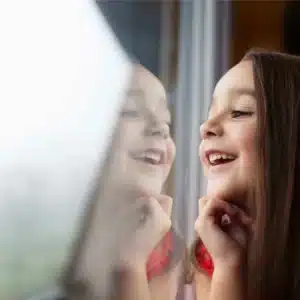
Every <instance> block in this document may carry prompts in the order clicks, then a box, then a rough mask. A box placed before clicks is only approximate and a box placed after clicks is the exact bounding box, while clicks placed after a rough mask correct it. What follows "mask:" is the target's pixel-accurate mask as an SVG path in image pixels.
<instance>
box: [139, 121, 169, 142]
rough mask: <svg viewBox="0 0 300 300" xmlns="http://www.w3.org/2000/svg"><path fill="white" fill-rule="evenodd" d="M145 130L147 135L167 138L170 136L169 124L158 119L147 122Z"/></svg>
mask: <svg viewBox="0 0 300 300" xmlns="http://www.w3.org/2000/svg"><path fill="white" fill-rule="evenodd" d="M145 131H146V135H147V136H158V137H161V138H163V139H167V138H168V137H169V136H170V128H169V125H168V124H166V123H165V122H160V121H158V120H156V121H152V122H149V123H148V124H147V126H146V130H145Z"/></svg>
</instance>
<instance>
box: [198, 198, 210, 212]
mask: <svg viewBox="0 0 300 300" xmlns="http://www.w3.org/2000/svg"><path fill="white" fill-rule="evenodd" d="M208 200H209V199H208V198H207V197H202V198H200V199H199V204H198V210H199V211H198V214H199V215H200V214H201V213H202V210H203V208H204V207H205V205H206V204H207V202H208Z"/></svg>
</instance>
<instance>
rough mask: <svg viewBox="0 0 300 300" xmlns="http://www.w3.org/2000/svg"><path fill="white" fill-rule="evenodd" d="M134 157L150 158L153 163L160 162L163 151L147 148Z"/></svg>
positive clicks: (140, 158)
mask: <svg viewBox="0 0 300 300" xmlns="http://www.w3.org/2000/svg"><path fill="white" fill-rule="evenodd" d="M134 158H135V159H139V160H148V161H150V162H152V163H153V164H158V163H160V162H161V161H162V153H160V152H159V151H153V150H147V151H143V152H141V153H139V154H137V155H134Z"/></svg>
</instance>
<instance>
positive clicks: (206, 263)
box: [195, 240, 214, 276]
mask: <svg viewBox="0 0 300 300" xmlns="http://www.w3.org/2000/svg"><path fill="white" fill-rule="evenodd" d="M195 257H196V261H197V263H198V265H199V267H200V268H201V269H203V270H204V271H206V272H207V274H208V275H209V276H212V274H213V272H214V263H213V261H212V258H211V256H210V254H209V253H208V251H207V249H206V247H205V246H204V244H203V243H202V242H201V241H200V240H199V242H198V243H197V245H196V247H195Z"/></svg>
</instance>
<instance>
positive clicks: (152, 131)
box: [116, 65, 175, 194]
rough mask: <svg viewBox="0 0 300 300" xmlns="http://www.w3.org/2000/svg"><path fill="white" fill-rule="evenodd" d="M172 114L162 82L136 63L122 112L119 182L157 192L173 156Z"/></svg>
mask: <svg viewBox="0 0 300 300" xmlns="http://www.w3.org/2000/svg"><path fill="white" fill-rule="evenodd" d="M170 122H171V115H170V111H169V109H168V106H167V98H166V92H165V89H164V87H163V86H162V84H161V82H160V81H159V80H158V79H157V78H156V77H155V76H154V75H153V74H152V73H151V72H149V71H148V70H147V69H145V68H144V67H142V66H140V65H136V67H135V71H134V77H133V81H132V85H131V87H130V89H129V90H128V93H127V98H126V101H125V105H124V107H123V110H122V112H121V122H120V133H119V143H118V149H117V162H118V166H116V169H118V172H119V174H117V178H118V183H119V184H122V185H127V187H128V188H129V189H133V190H134V189H138V190H139V191H140V192H141V193H144V194H159V193H160V192H161V189H162V186H163V184H164V182H165V181H166V179H167V177H168V175H169V172H170V169H171V166H172V163H173V161H174V156H175V145H174V142H173V140H172V138H171V136H170V127H169V126H170Z"/></svg>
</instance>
